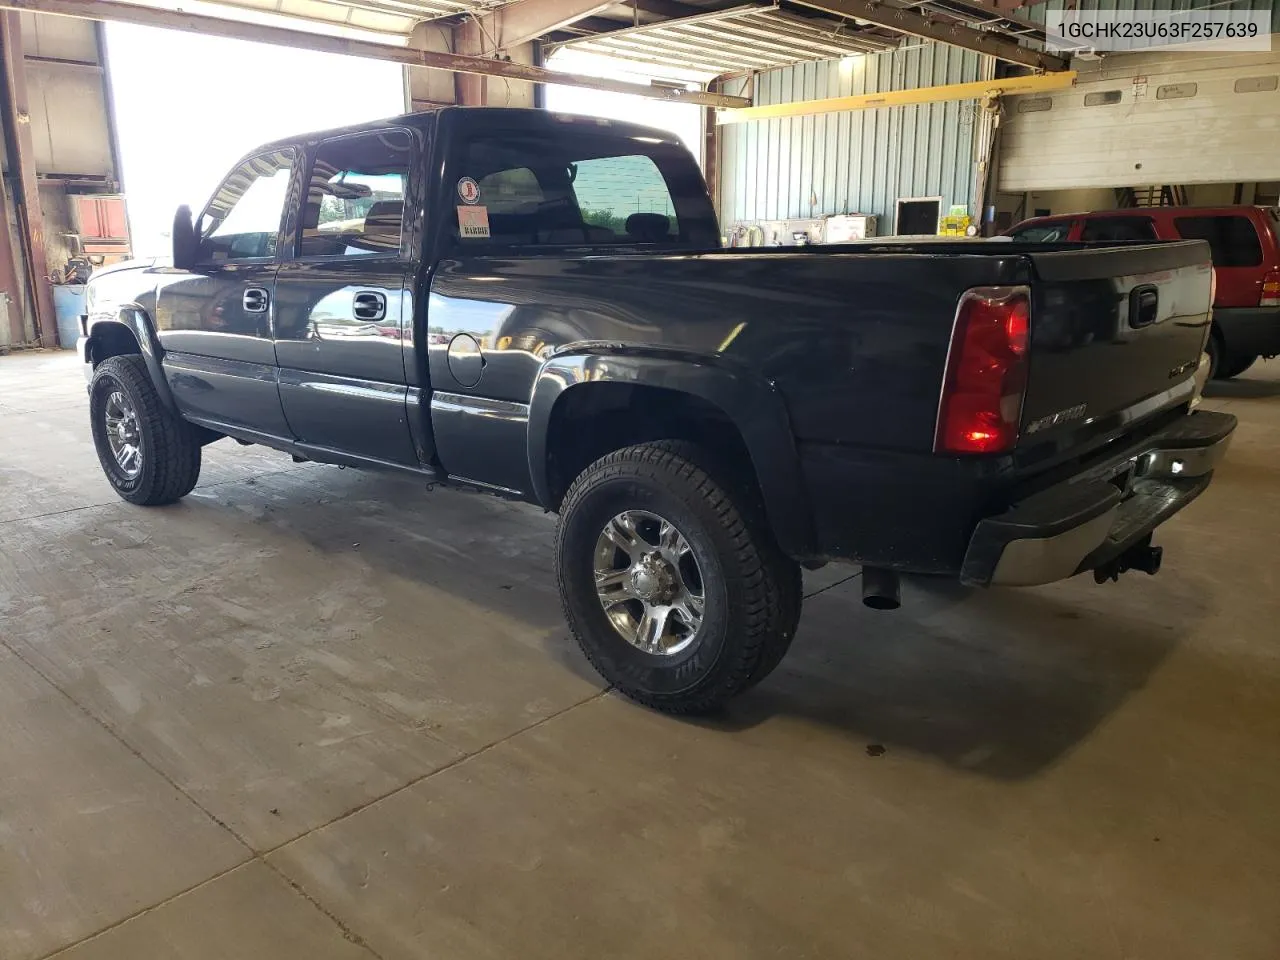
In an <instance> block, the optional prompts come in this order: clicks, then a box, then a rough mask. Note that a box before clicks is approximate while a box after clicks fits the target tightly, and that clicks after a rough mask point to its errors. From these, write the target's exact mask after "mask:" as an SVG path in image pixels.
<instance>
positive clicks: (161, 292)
mask: <svg viewBox="0 0 1280 960" xmlns="http://www.w3.org/2000/svg"><path fill="white" fill-rule="evenodd" d="M297 154H298V151H296V150H294V149H293V148H276V149H273V150H269V151H267V152H265V153H263V154H262V155H260V156H256V157H251V158H250V159H248V160H246V161H244V162H243V163H242V164H240V165H239V166H238V167H236V169H235V170H233V171H232V172H231V174H230V175H229V176H228V177H227V178H226V180H224V181H223V182H222V185H221V186H220V187H219V188H218V190H217V191H216V192H215V193H214V195H213V198H212V199H211V200H210V201H209V204H208V206H207V207H206V208H205V210H204V213H203V215H202V216H201V218H200V222H199V223H198V224H197V229H198V230H199V231H200V236H201V241H200V248H199V252H198V254H197V257H196V261H197V262H196V264H195V265H194V266H193V267H192V269H191V270H190V271H189V272H185V271H184V272H173V273H169V274H167V275H164V274H162V275H160V280H159V283H158V289H157V292H156V316H155V321H156V333H157V335H158V336H159V338H160V344H161V346H162V347H163V348H164V351H165V356H164V370H165V375H166V377H167V378H168V380H169V385H170V388H171V389H172V390H173V396H174V399H175V400H176V401H177V403H178V406H179V407H180V408H181V409H182V411H183V413H184V414H186V415H187V416H188V417H190V418H192V419H193V420H197V421H200V422H204V423H208V424H210V425H214V426H217V425H220V424H226V425H230V426H236V427H241V428H244V429H248V430H251V431H253V432H256V433H261V434H265V435H267V436H273V437H284V438H288V437H289V435H290V434H289V428H288V427H287V426H286V424H285V421H284V415H283V413H282V412H281V409H280V397H279V394H278V392H277V390H276V370H275V350H274V348H273V346H272V342H271V322H272V317H273V314H274V307H275V305H274V292H275V291H274V288H275V276H276V267H277V260H276V253H277V249H278V247H279V239H280V231H281V221H282V216H283V213H284V210H285V199H286V196H287V195H288V192H289V184H290V179H291V177H292V175H293V172H294V167H295V165H296V160H297Z"/></svg>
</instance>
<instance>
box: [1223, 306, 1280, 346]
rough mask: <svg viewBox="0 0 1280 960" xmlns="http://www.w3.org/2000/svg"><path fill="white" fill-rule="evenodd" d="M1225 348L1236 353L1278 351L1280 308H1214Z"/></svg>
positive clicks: (1279, 344)
mask: <svg viewBox="0 0 1280 960" xmlns="http://www.w3.org/2000/svg"><path fill="white" fill-rule="evenodd" d="M1213 322H1214V323H1215V324H1216V325H1217V327H1218V330H1219V331H1220V332H1221V333H1222V342H1223V344H1224V345H1225V346H1226V348H1227V351H1228V352H1229V353H1232V354H1234V355H1236V356H1263V357H1274V356H1276V355H1277V354H1280V307H1223V308H1220V309H1215V310H1214V311H1213Z"/></svg>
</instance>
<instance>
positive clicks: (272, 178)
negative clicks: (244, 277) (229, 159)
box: [200, 149, 294, 263]
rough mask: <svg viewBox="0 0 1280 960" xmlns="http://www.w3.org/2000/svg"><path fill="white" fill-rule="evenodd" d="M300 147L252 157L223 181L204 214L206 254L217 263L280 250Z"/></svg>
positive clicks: (204, 257) (204, 256)
mask: <svg viewBox="0 0 1280 960" xmlns="http://www.w3.org/2000/svg"><path fill="white" fill-rule="evenodd" d="M293 158H294V152H293V150H290V149H285V150H276V151H273V152H271V153H267V154H263V155H262V156H260V157H254V158H253V159H252V160H246V161H245V162H244V163H242V164H241V165H240V166H239V167H237V168H236V169H235V171H234V172H233V173H232V174H231V175H230V176H229V177H227V179H226V180H224V181H223V182H222V186H220V187H219V188H218V192H217V193H215V194H214V195H213V199H212V200H210V201H209V205H208V206H207V207H206V208H205V212H204V216H203V218H202V219H201V224H200V226H201V230H200V235H201V238H202V239H201V247H200V252H201V259H202V260H206V261H209V262H212V263H222V262H226V261H231V260H252V259H263V258H268V259H269V258H271V257H274V256H275V255H276V241H277V238H278V237H279V235H280V219H281V217H282V216H283V214H284V202H285V197H286V196H287V195H288V193H289V176H290V174H291V173H292V170H293Z"/></svg>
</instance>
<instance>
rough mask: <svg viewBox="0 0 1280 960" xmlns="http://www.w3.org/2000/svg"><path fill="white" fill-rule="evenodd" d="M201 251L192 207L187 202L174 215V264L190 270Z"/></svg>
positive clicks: (179, 267) (175, 266) (180, 268)
mask: <svg viewBox="0 0 1280 960" xmlns="http://www.w3.org/2000/svg"><path fill="white" fill-rule="evenodd" d="M199 252H200V238H199V237H198V236H196V228H195V224H194V223H192V221H191V208H190V207H188V206H186V205H185V204H184V205H183V206H181V207H179V208H178V212H177V213H175V214H174V215H173V266H174V268H175V269H178V270H190V269H192V268H193V267H194V266H195V265H196V259H197V257H198V256H199Z"/></svg>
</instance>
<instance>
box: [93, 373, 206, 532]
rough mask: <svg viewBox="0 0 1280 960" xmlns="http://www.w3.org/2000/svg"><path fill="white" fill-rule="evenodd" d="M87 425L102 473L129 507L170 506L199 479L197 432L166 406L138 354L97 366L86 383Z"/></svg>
mask: <svg viewBox="0 0 1280 960" xmlns="http://www.w3.org/2000/svg"><path fill="white" fill-rule="evenodd" d="M89 422H90V425H91V428H92V431H93V445H94V447H95V448H96V449H97V451H98V461H99V462H100V463H101V464H102V472H103V473H104V474H106V477H107V480H108V482H109V483H110V484H111V486H112V487H113V488H115V491H116V493H118V494H119V495H120V496H121V497H122V498H123V499H125V500H127V501H129V502H130V503H136V504H138V505H139V506H145V507H153V506H159V505H161V504H166V503H173V502H174V501H176V500H180V499H182V498H183V497H185V496H186V495H187V494H188V493H190V492H191V491H192V489H193V488H194V487H195V485H196V482H197V481H198V480H199V479H200V439H199V437H198V436H197V434H196V431H195V429H194V428H193V427H192V426H191V425H190V424H189V423H187V422H186V421H185V420H182V419H181V418H180V417H178V416H177V415H176V414H174V413H173V412H171V411H170V410H169V409H168V408H167V407H165V405H164V403H163V402H162V401H161V399H160V394H159V393H158V392H157V391H156V388H155V384H153V383H152V382H151V376H150V374H149V373H148V372H147V365H146V362H145V361H144V360H143V359H142V357H140V356H138V355H137V354H128V355H124V356H118V357H108V358H107V359H106V360H104V361H102V363H100V364H99V365H98V368H97V370H95V371H94V374H93V380H92V381H91V382H90V384H89Z"/></svg>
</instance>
